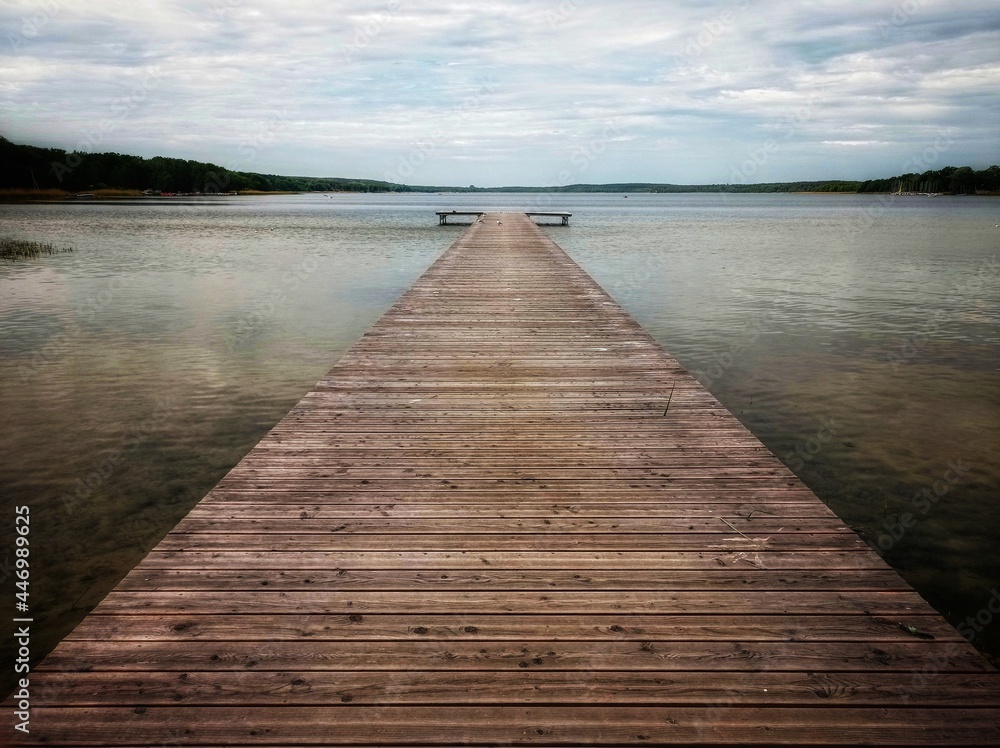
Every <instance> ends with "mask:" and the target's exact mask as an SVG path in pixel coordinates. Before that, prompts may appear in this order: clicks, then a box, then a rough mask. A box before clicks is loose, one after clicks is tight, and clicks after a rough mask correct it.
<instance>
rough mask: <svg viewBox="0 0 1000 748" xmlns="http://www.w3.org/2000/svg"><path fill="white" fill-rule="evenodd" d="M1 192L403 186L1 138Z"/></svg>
mask: <svg viewBox="0 0 1000 748" xmlns="http://www.w3.org/2000/svg"><path fill="white" fill-rule="evenodd" d="M0 163H3V164H4V168H3V170H0V188H5V189H27V190H31V189H43V190H44V189H59V190H66V191H68V192H81V191H91V190H100V189H115V190H140V191H144V190H151V191H155V192H161V193H163V192H166V193H203V194H208V193H220V192H245V191H248V190H251V191H258V192H313V191H317V192H336V191H342V192H388V191H393V190H397V189H399V188H400V187H401V186H400V185H394V184H390V183H389V182H379V181H376V180H369V179H343V178H338V177H331V178H317V177H283V176H278V175H275V174H256V173H253V172H243V171H231V170H229V169H226V168H224V167H222V166H217V165H216V164H211V163H204V162H200V161H189V160H185V159H180V158H166V157H164V156H155V157H153V158H142V157H140V156H129V155H126V154H122V153H82V152H79V151H64V150H62V149H60V148H38V147H35V146H30V145H17V144H15V143H11V142H10V141H9V140H7V139H6V138H3V137H0Z"/></svg>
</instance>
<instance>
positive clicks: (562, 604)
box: [98, 590, 934, 616]
mask: <svg viewBox="0 0 1000 748" xmlns="http://www.w3.org/2000/svg"><path fill="white" fill-rule="evenodd" d="M98 612H99V613H102V614H112V615H113V614H129V613H196V614H198V615H229V614H235V613H247V614H254V613H257V614H268V615H281V614H283V613H307V614H312V613H317V614H345V615H346V614H351V613H359V614H373V613H377V614H384V613H390V614H401V615H413V614H446V613H461V614H472V615H477V614H479V615H489V614H494V613H519V614H521V613H528V614H532V615H537V614H567V615H572V614H576V615H583V614H586V613H592V614H594V615H604V614H610V613H622V614H626V615H632V614H640V613H647V614H648V613H675V614H676V613H689V614H699V615H711V614H715V615H749V614H751V613H755V614H758V615H791V614H843V615H857V614H858V613H864V614H871V615H877V616H900V615H902V616H906V615H910V614H921V615H933V614H934V609H933V608H931V607H930V606H929V605H927V603H926V602H924V600H923V598H921V597H920V596H919V595H917V594H916V593H915V592H912V591H906V592H887V591H878V592H868V591H860V592H858V591H851V592H844V591H840V592H838V593H837V594H836V595H831V594H830V593H829V592H825V591H824V592H797V591H796V592H785V591H782V592H768V591H758V592H755V593H754V595H753V596H752V597H748V596H747V595H746V594H745V593H743V592H718V591H711V592H652V591H648V590H644V591H642V592H624V591H622V592H595V591H590V590H587V591H584V592H559V591H545V592H518V593H517V594H512V593H509V591H508V594H505V595H498V593H497V591H496V590H491V591H488V592H468V591H446V592H440V591H429V590H421V591H419V592H409V591H401V592H392V593H388V592H368V591H363V590H351V591H349V592H339V591H322V592H313V591H309V592H290V591H286V592H280V591H271V590H257V591H256V592H255V594H253V595H249V596H247V595H234V594H232V593H231V592H229V591H224V592H216V591H170V592H152V591H149V590H143V591H141V592H119V591H117V590H116V591H113V592H111V593H110V594H109V595H108V596H107V597H106V598H104V600H103V601H102V602H101V604H100V607H99V609H98Z"/></svg>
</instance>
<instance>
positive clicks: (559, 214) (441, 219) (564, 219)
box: [436, 210, 573, 226]
mask: <svg viewBox="0 0 1000 748" xmlns="http://www.w3.org/2000/svg"><path fill="white" fill-rule="evenodd" d="M436 212H437V217H438V225H439V226H447V225H448V219H449V218H450V217H453V216H476V217H477V218H480V217H482V216H484V215H486V211H484V210H439V211H436ZM524 215H526V216H528V217H529V218H530V217H532V216H541V217H543V218H559V219H561V225H563V226H569V218H570V216H572V215H573V214H572V213H566V212H564V211H555V212H553V211H548V212H546V211H542V212H539V211H525V213H524Z"/></svg>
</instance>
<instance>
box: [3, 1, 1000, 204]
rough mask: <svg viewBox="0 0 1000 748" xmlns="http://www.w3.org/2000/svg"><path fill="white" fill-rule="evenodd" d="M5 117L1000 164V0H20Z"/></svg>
mask: <svg viewBox="0 0 1000 748" xmlns="http://www.w3.org/2000/svg"><path fill="white" fill-rule="evenodd" d="M0 34H2V36H0V134H2V135H4V136H5V137H7V138H8V139H10V140H13V141H14V142H21V143H31V144H35V145H46V146H59V147H64V148H68V149H78V150H81V151H118V152H122V153H133V154H137V155H142V156H153V155H166V156H176V157H183V158H193V159H197V160H202V161H211V162H214V163H217V164H221V165H223V166H226V167H229V168H233V169H240V170H245V171H259V172H268V173H279V174H295V175H315V176H347V177H367V178H374V179H387V180H391V181H398V182H404V183H409V184H437V185H466V184H476V185H479V186H499V185H506V184H530V185H555V184H566V183H575V182H591V183H603V182H632V181H650V182H672V183H709V182H711V183H714V182H735V181H753V182H762V181H785V180H795V179H814V178H816V179H834V178H847V179H853V178H870V177H880V176H892V175H895V174H898V173H902V172H906V171H923V170H925V169H927V168H940V167H942V166H945V165H949V164H951V165H966V164H968V165H971V166H974V167H976V168H984V167H986V166H989V165H991V164H994V163H998V162H1000V2H998V0H720V1H719V2H710V1H709V0H614V1H613V2H612V1H611V0H491V1H490V2H471V0H467V1H466V2H459V1H458V0H454V1H449V0H420V1H419V2H418V1H417V0H320V1H317V2H314V1H313V0H283V1H282V2H278V0H266V1H265V0H121V1H119V0H87V1H86V2H80V1H77V0H4V2H3V4H2V5H0Z"/></svg>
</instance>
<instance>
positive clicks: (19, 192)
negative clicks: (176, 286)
mask: <svg viewBox="0 0 1000 748" xmlns="http://www.w3.org/2000/svg"><path fill="white" fill-rule="evenodd" d="M482 192H483V193H484V194H489V193H492V194H544V193H554V192H555V191H554V190H552V189H551V188H544V187H539V188H538V190H537V193H531V191H530V188H518V189H517V190H516V191H511V192H510V193H504V192H503V190H501V189H490V190H489V191H488V192H487V190H483V191H482ZM357 194H359V193H357V192H352V191H350V190H324V191H322V192H320V191H315V192H312V191H309V192H305V191H290V190H286V191H283V190H276V191H273V192H271V191H266V192H265V191H261V190H240V191H239V192H206V193H198V192H183V193H166V194H163V193H161V194H147V193H144V192H142V191H140V190H111V189H102V190H93V191H92V192H86V193H78V192H68V191H65V190H54V189H40V190H33V189H0V204H19V203H49V204H52V203H75V202H93V201H101V200H135V201H137V202H139V201H144V200H172V199H191V198H196V199H212V198H217V197H266V196H272V195H273V196H279V195H357ZM368 194H385V195H396V196H400V197H402V196H404V195H414V194H432V193H426V192H409V193H407V192H403V193H400V192H382V193H368ZM441 194H444V195H468V194H475V193H472V192H469V191H468V190H461V191H455V192H449V191H447V190H442V191H441ZM558 194H562V195H574V194H575V195H618V194H623V193H621V192H618V191H613V190H608V191H602V190H592V189H587V190H566V189H560V190H558ZM633 194H635V195H737V194H738V195H842V196H847V195H868V196H870V197H872V198H878V197H887V196H888V197H893V196H897V195H896V193H894V192H857V191H855V192H844V191H822V190H797V191H788V192H770V191H764V190H761V191H760V192H750V191H745V190H743V191H740V192H724V191H717V192H714V191H713V192H706V191H704V190H698V189H692V190H691V191H690V192H683V191H677V192H669V193H668V192H641V191H637V192H634V193H633ZM938 196H940V197H1000V192H980V193H977V194H975V195H957V196H956V195H949V194H947V193H943V194H940V195H925V194H922V193H903V194H902V195H900V197H938Z"/></svg>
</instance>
